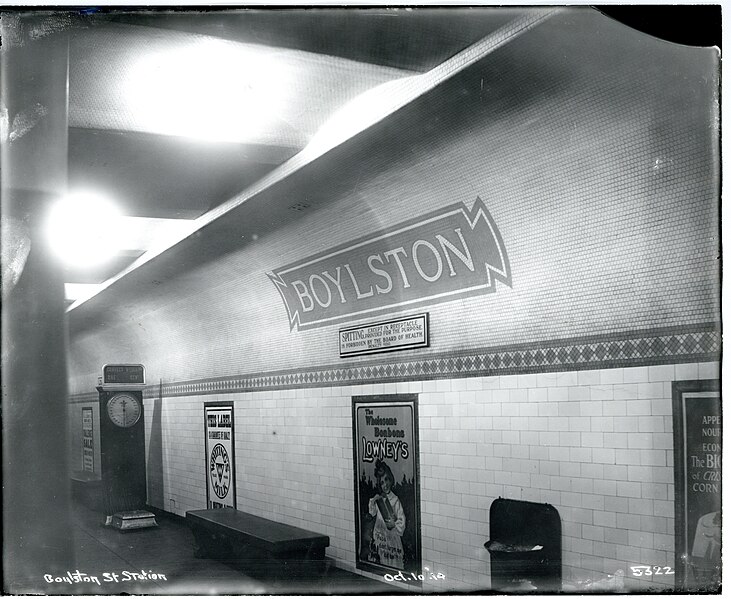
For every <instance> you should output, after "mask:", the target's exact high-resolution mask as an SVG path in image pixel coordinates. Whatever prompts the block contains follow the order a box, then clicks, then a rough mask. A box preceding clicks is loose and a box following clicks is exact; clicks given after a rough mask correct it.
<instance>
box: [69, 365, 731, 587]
mask: <svg viewBox="0 0 731 599" xmlns="http://www.w3.org/2000/svg"><path fill="white" fill-rule="evenodd" d="M702 374H703V375H706V377H701V375H702ZM570 375H571V373H559V374H558V375H557V374H547V375H516V376H510V377H500V379H496V378H495V377H478V378H474V379H455V380H441V381H424V382H403V383H394V384H389V385H383V384H373V385H368V384H366V385H358V386H347V387H325V388H311V389H297V390H294V389H289V390H273V391H262V392H252V393H232V394H220V395H205V396H198V397H196V396H190V397H174V398H166V399H162V400H160V399H147V400H145V412H146V427H147V442H148V472H149V470H150V468H152V469H153V470H155V471H158V472H161V473H163V480H160V481H153V480H150V485H155V487H156V489H158V490H159V489H163V490H164V492H163V493H162V494H159V493H158V494H157V496H158V501H159V502H162V503H161V504H160V505H156V507H159V508H162V509H166V510H168V511H171V512H174V513H177V514H179V515H181V516H182V515H184V514H185V511H186V510H190V509H199V508H202V507H204V506H205V503H206V488H205V481H206V472H205V458H204V454H205V451H204V431H203V426H204V422H203V404H204V402H206V401H233V403H234V415H235V431H236V435H235V459H236V493H237V496H236V501H237V507H238V509H240V510H244V511H247V512H250V513H253V514H257V515H260V516H264V517H268V518H272V519H274V520H278V521H281V522H286V523H289V524H293V525H297V526H300V527H304V528H307V529H310V530H313V531H315V532H319V533H323V534H327V535H329V537H330V547H329V548H328V551H327V554H328V556H330V557H331V558H333V559H334V560H335V562H336V563H337V565H338V566H339V567H341V568H345V569H349V570H354V569H355V530H354V521H355V518H354V507H353V506H354V495H353V449H352V413H351V410H352V397H353V396H354V395H380V394H383V393H386V392H387V393H418V395H419V400H418V401H419V437H420V455H419V459H420V475H421V478H420V481H421V518H422V533H421V534H422V537H421V538H422V558H423V559H422V562H423V566H424V568H429V571H431V572H438V573H442V574H444V577H445V578H444V580H433V579H432V580H430V579H429V577H427V578H426V580H425V581H424V590H429V591H444V592H452V591H476V590H485V589H489V588H490V558H489V554H488V552H487V550H486V549H485V548H484V546H483V545H484V543H485V542H486V541H487V540H488V539H489V536H490V526H489V509H490V504H491V502H492V501H493V500H494V499H496V498H497V497H499V496H501V497H506V498H511V499H522V500H527V501H535V502H545V503H551V504H553V505H554V506H555V507H556V509H557V510H558V512H559V514H560V516H561V521H562V531H563V536H562V544H563V580H564V582H565V583H568V584H572V583H574V584H575V583H577V582H579V581H582V580H586V579H590V578H591V579H597V578H600V577H602V576H605V575H607V574H613V573H614V572H615V571H617V570H623V572H624V576H625V578H624V581H625V585H626V586H625V588H626V589H627V590H630V591H634V590H637V591H641V590H651V589H655V590H662V589H668V590H669V589H671V588H672V587H673V585H674V577H673V576H672V575H656V576H653V577H652V578H649V577H641V578H638V577H634V576H632V574H631V570H630V567H631V566H637V565H656V566H670V567H671V568H672V567H674V564H675V555H674V538H675V537H674V533H675V529H674V526H675V521H674V488H673V462H672V443H673V431H672V422H671V420H672V419H671V418H666V417H665V416H666V415H668V416H669V415H670V414H671V413H672V402H671V384H672V382H673V381H675V380H688V376H689V375H691V379H696V378H707V377H714V376H716V375H717V369H716V368H714V366H713V364H709V363H701V364H693V365H687V364H682V365H675V366H670V367H668V366H649V367H643V368H640V369H638V368H618V369H612V370H601V371H584V372H579V373H573V375H574V376H570ZM693 375H694V376H693ZM502 379H505V380H504V381H503V380H502ZM638 379H640V380H642V381H654V383H657V386H656V385H655V384H654V383H646V382H638ZM598 381H601V384H598V383H597V382H598ZM633 385H634V386H633ZM597 387H599V388H600V389H601V393H600V395H596V394H594V396H593V399H592V395H593V391H594V389H596V388H597ZM628 388H631V389H632V392H631V393H628V392H627V390H628ZM587 398H588V399H587ZM618 406H620V407H618ZM74 410H77V408H75V407H74ZM626 414H630V415H626ZM153 423H157V424H156V425H155V424H153ZM156 435H161V439H156ZM154 444H159V445H160V446H161V447H162V451H161V452H158V453H156V455H154V456H153V455H151V454H150V452H149V448H150V446H151V445H154ZM155 459H159V460H161V462H162V463H161V464H159V465H156V464H154V460H155ZM158 466H159V467H158ZM364 575H366V576H373V575H370V574H365V573H364Z"/></svg>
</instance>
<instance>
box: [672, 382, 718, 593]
mask: <svg viewBox="0 0 731 599" xmlns="http://www.w3.org/2000/svg"><path fill="white" fill-rule="evenodd" d="M688 393H718V402H719V411H720V413H721V414H722V413H723V402H722V401H721V385H720V380H719V379H701V380H687V381H674V382H673V384H672V412H673V416H672V418H673V472H674V476H673V483H674V489H675V496H674V503H675V564H674V566H675V588H676V590H678V591H687V590H688V589H687V586H688V585H687V575H688V572H687V568H686V563H685V561H684V560H683V558H682V556H683V554H684V552H685V538H686V533H687V526H688V523H687V522H686V517H685V509H686V501H685V490H686V483H687V481H686V480H684V474H685V459H684V455H685V447H686V439H685V437H684V436H683V431H684V423H683V400H684V397H685V395H686V394H688ZM722 422H723V421H722ZM722 492H723V491H722Z"/></svg>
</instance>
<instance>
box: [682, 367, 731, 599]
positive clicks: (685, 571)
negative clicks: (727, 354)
mask: <svg viewBox="0 0 731 599" xmlns="http://www.w3.org/2000/svg"><path fill="white" fill-rule="evenodd" d="M722 428H723V422H722V414H721V395H720V390H719V381H717V380H715V381H680V382H676V383H674V384H673V431H674V441H675V443H674V446H675V451H674V454H675V512H676V514H675V527H676V530H675V543H676V547H675V570H676V574H675V576H676V586H677V587H678V589H679V590H683V591H691V592H705V593H709V592H718V590H719V589H720V586H721V482H722V481H721V477H722V466H721V455H722V438H723V430H722Z"/></svg>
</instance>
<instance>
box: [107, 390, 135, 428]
mask: <svg viewBox="0 0 731 599" xmlns="http://www.w3.org/2000/svg"><path fill="white" fill-rule="evenodd" d="M107 414H108V415H109V420H111V421H112V422H113V423H114V424H116V425H117V426H121V427H122V428H129V427H130V426H134V425H135V424H137V421H138V420H139V419H140V416H141V415H142V404H141V403H140V400H139V399H137V398H136V397H134V396H132V395H129V394H128V393H117V394H116V395H114V396H113V397H112V398H111V399H110V400H109V402H107Z"/></svg>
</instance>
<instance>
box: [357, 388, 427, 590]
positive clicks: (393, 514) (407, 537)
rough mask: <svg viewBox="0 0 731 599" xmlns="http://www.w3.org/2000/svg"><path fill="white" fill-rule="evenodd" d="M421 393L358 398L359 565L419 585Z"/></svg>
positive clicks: (364, 568)
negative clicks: (418, 401) (419, 425)
mask: <svg viewBox="0 0 731 599" xmlns="http://www.w3.org/2000/svg"><path fill="white" fill-rule="evenodd" d="M418 422H419V420H418V414H417V396H416V395H388V396H361V397H354V398H353V460H354V470H355V527H356V530H355V537H356V565H357V567H358V568H360V569H363V570H369V571H371V572H377V573H380V574H383V575H384V576H388V575H390V576H397V577H398V578H396V579H397V580H403V581H405V582H411V583H414V584H418V583H419V582H420V580H423V575H422V571H421V514H420V502H419V467H418V458H419V447H418V430H417V423H418Z"/></svg>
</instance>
